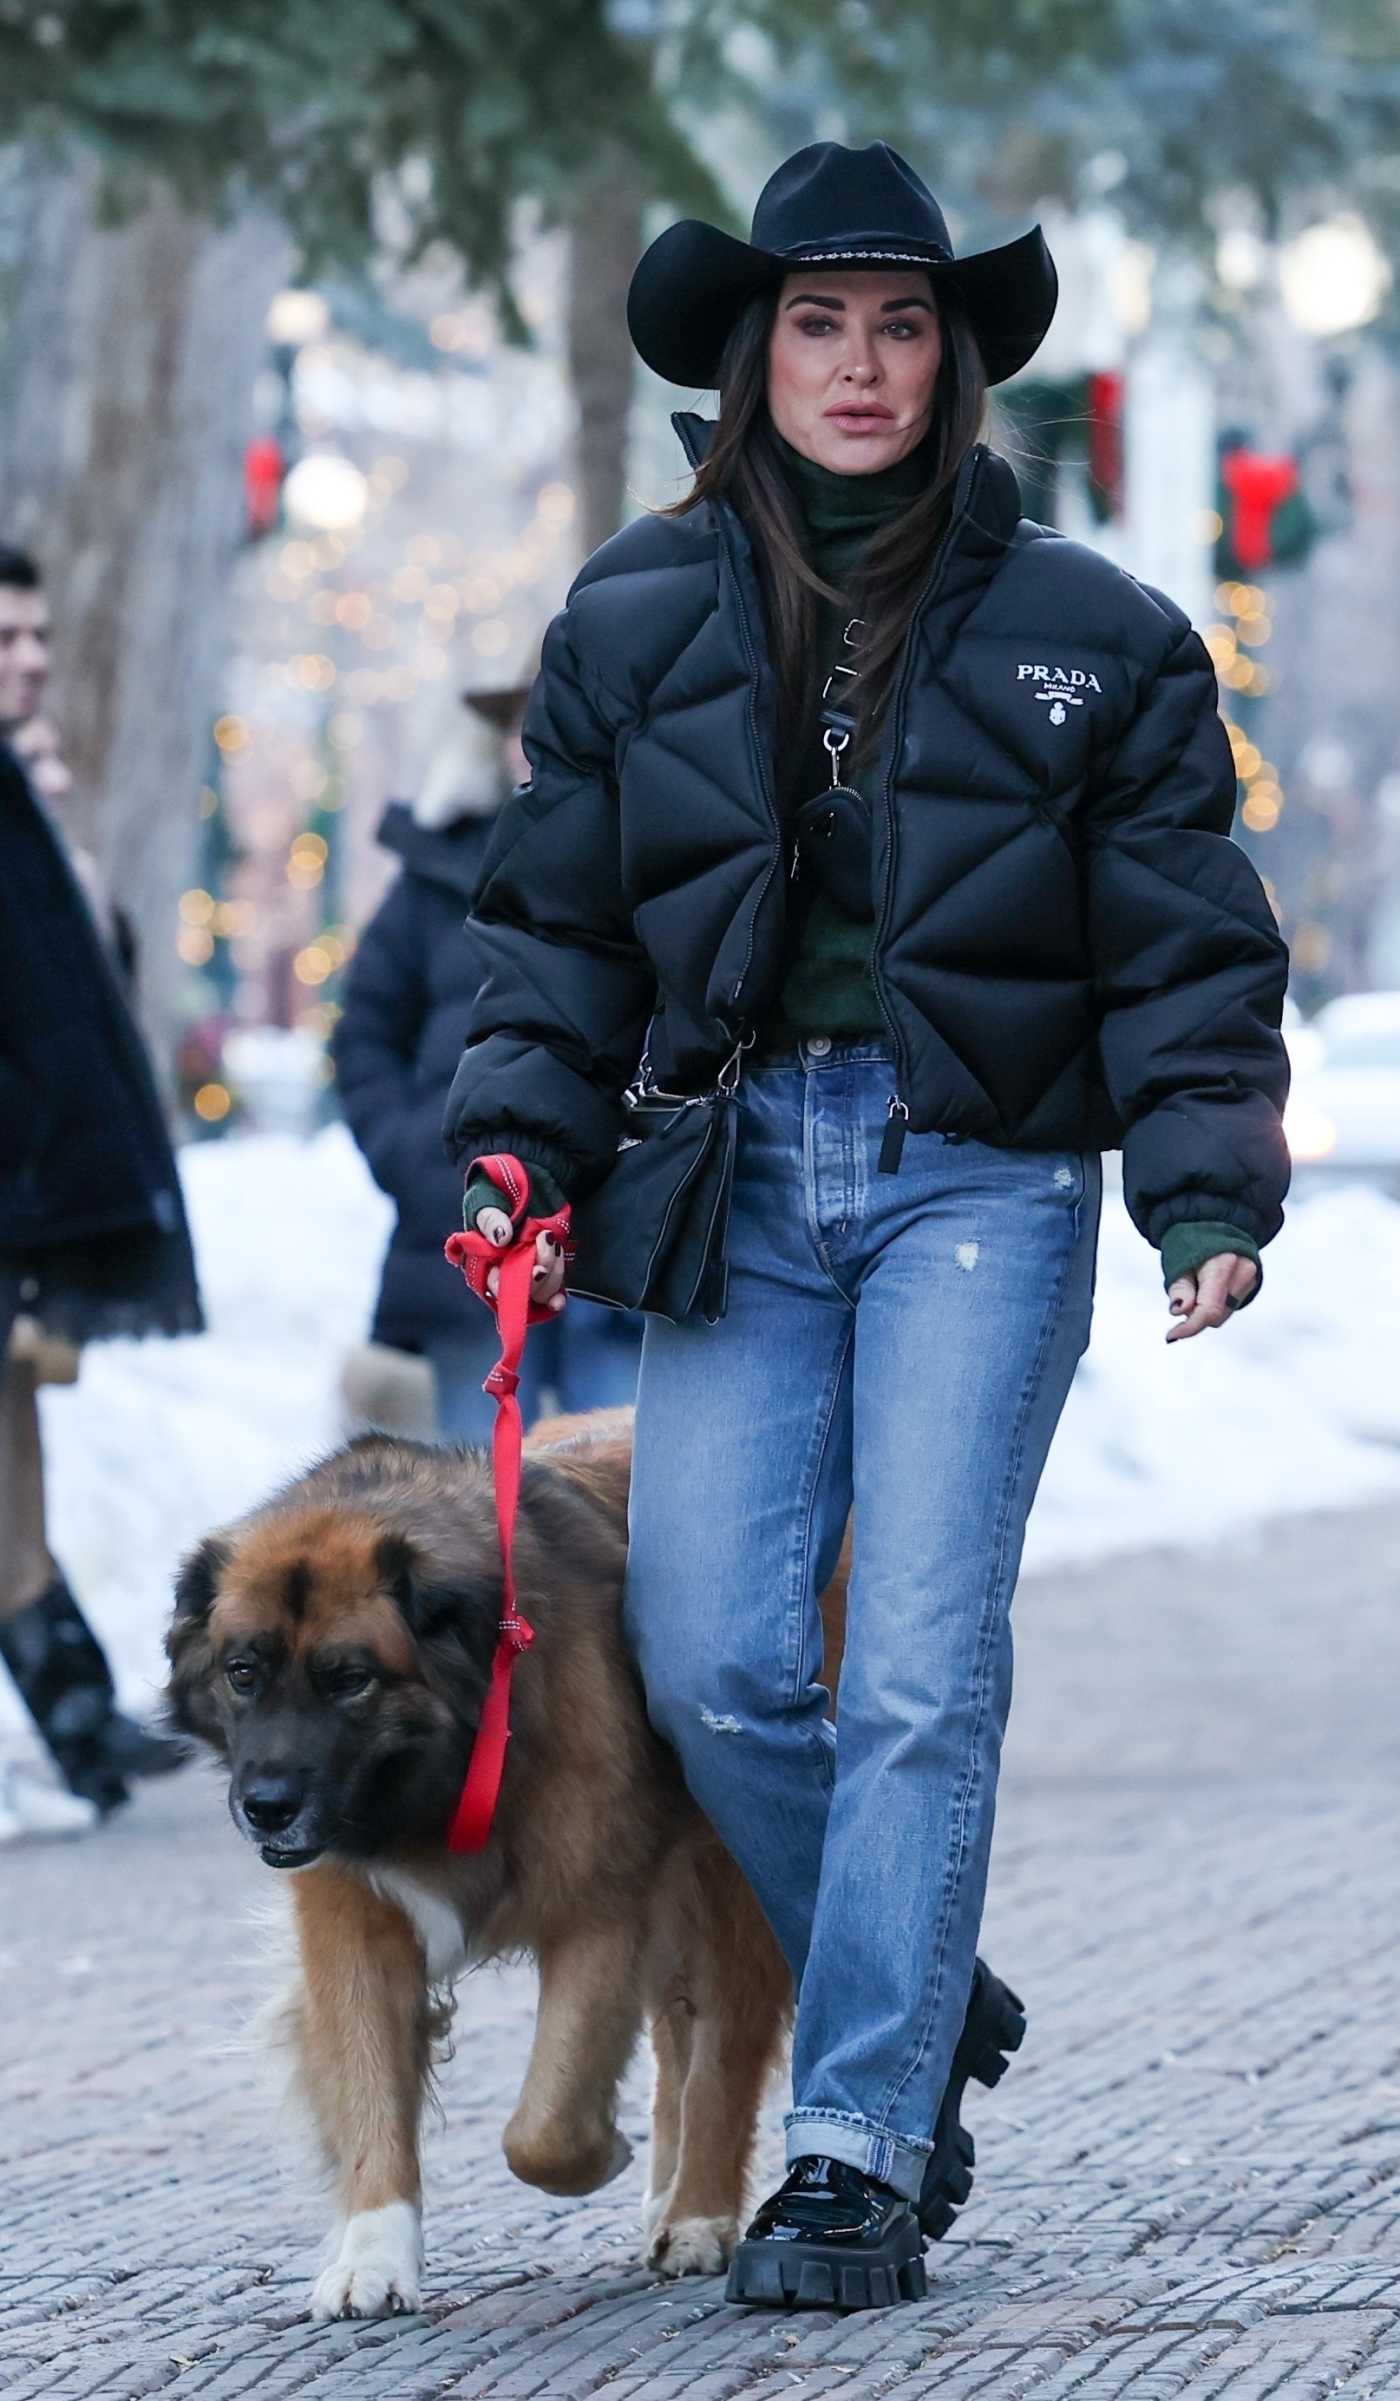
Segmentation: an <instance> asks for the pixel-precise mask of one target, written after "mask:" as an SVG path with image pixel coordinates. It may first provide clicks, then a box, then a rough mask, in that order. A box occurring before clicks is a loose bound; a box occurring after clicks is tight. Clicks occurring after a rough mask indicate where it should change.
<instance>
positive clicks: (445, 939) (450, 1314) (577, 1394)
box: [331, 684, 641, 1442]
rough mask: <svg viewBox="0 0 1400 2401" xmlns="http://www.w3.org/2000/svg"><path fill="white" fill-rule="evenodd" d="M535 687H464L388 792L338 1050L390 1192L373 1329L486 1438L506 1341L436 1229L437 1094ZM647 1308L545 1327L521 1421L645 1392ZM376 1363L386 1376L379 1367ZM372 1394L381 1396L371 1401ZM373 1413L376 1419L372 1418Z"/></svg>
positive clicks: (524, 1387)
mask: <svg viewBox="0 0 1400 2401" xmlns="http://www.w3.org/2000/svg"><path fill="white" fill-rule="evenodd" d="M528 692H529V685H528V684H517V685H513V686H506V685H498V686H497V687H495V688H493V689H492V690H489V691H485V690H483V691H479V692H465V693H463V695H462V699H463V701H464V702H465V703H466V706H467V708H468V710H469V711H470V712H471V714H470V716H469V717H468V718H467V719H466V720H465V721H464V724H463V727H462V730H461V733H460V735H459V738H458V739H457V740H455V741H453V742H451V743H448V744H445V745H444V746H443V748H442V749H441V750H440V751H439V752H438V754H437V756H436V757H435V758H434V760H433V762H432V765H431V767H430V769H429V772H428V774H427V776H426V777H425V779H424V784H423V790H422V792H421V793H420V794H419V796H418V799H417V800H416V801H415V803H414V805H413V807H412V808H409V807H407V806H405V804H404V803H403V802H401V801H395V802H393V803H391V805H390V807H389V808H388V809H387V810H386V811H385V814H384V818H383V821H382V823H381V825H380V828H379V839H380V841H381V842H382V843H383V845H384V847H385V849H386V850H391V851H393V852H394V853H395V855H396V856H397V858H398V859H399V860H400V862H401V865H402V872H401V874H400V875H399V876H398V877H397V879H396V880H395V882H394V883H393V884H392V885H391V886H390V888H389V891H388V892H387V893H386V895H385V897H384V899H383V901H382V902H381V903H380V906H379V908H378V910H377V911H376V912H375V915H374V916H373V917H372V918H371V920H370V922H369V924H368V925H367V926H366V927H365V929H364V932H363V934H362V935H361V937H360V940H359V943H358V945H357V946H356V951H355V963H354V965H353V967H352V968H351V971H350V979H349V984H348V988H347V990H346V995H345V1008H344V1012H343V1014H342V1016H341V1018H340V1021H339V1023H338V1024H337V1026H336V1029H335V1034H334V1037H333V1039H332V1043H331V1049H332V1054H333V1057H334V1061H335V1075H336V1084H337V1087H338V1089H339V1093H340V1101H341V1106H342V1108H343V1110H344V1112H345V1117H346V1121H347V1123H348V1124H349V1126H350V1130H351V1132H352V1133H353V1134H354V1137H355V1140H356V1141H357V1142H358V1144H359V1146H360V1149H361V1150H362V1151H363V1152H364V1155H365V1158H366V1160H367V1162H368V1164H369V1168H370V1172H371V1174H372V1175H373V1176H374V1178H375V1180H376V1182H377V1183H379V1184H380V1185H382V1187H383V1189H384V1190H385V1191H386V1192H387V1193H388V1195H389V1197H390V1199H391V1200H392V1201H393V1203H394V1206H395V1210H396V1213H397V1214H396V1220H395V1225H394V1231H393V1233H392V1235H391V1237H390V1240H389V1247H388V1251H387V1253H386V1255H385V1260H384V1271H383V1276H382V1279H381V1283H380V1289H379V1298H378V1301H377V1303H376V1305H375V1312H374V1323H373V1327H372V1329H371V1335H370V1340H371V1343H372V1344H374V1345H376V1346H382V1347H380V1349H379V1359H380V1360H381V1361H382V1360H383V1355H384V1351H385V1350H387V1351H388V1352H389V1353H390V1355H391V1356H393V1355H398V1356H400V1357H401V1356H402V1354H403V1353H405V1352H419V1353H421V1354H422V1356H423V1357H424V1358H425V1360H426V1361H427V1363H428V1365H429V1367H430V1369H431V1371H432V1379H433V1388H434V1392H435V1396H436V1422H437V1430H438V1432H439V1434H441V1435H442V1436H444V1437H445V1438H446V1439H448V1440H450V1441H454V1442H489V1441H490V1439H491V1430H492V1425H493V1422H494V1419H495V1414H496V1405H495V1402H494V1401H493V1400H491V1399H490V1398H488V1396H487V1394H486V1393H485V1392H484V1391H483V1390H482V1384H483V1381H484V1379H485V1377H486V1376H487V1375H488V1374H489V1373H490V1370H491V1368H492V1366H493V1365H494V1363H495V1359H496V1353H497V1344H496V1342H495V1338H494V1335H493V1333H492V1329H491V1324H490V1320H489V1319H488V1318H486V1317H483V1315H482V1312H481V1310H480V1309H479V1308H478V1307H477V1304H476V1302H475V1301H474V1300H472V1299H471V1297H470V1295H468V1294H467V1293H466V1292H465V1291H464V1288H463V1285H462V1283H461V1280H460V1278H459V1277H457V1276H454V1275H453V1274H452V1273H451V1272H450V1270H449V1269H448V1267H447V1265H446V1262H445V1261H444V1259H443V1255H442V1229H443V1223H444V1220H445V1219H446V1218H447V1217H448V1215H449V1212H451V1213H455V1211H456V1210H457V1208H458V1207H459V1206H460V1191H461V1179H460V1177H458V1176H457V1175H456V1173H455V1171H454V1169H453V1168H452V1167H451V1166H450V1165H449V1163H448V1161H447V1159H446V1157H445V1156H444V1154H443V1148H442V1092H443V1087H444V1085H445V1084H446V1083H447V1081H448V1079H449V1077H450V1076H451V1073H452V1068H453V1065H454V1064H455V1061H456V1057H457V1049H458V1045H459V1043H460V1041H461V1033H462V1017H463V1013H464V1011H465V1009H466V1008H467V1006H468V1004H469V1003H470V1001H471V998H472V995H473V993H474V992H475V990H476V987H477V983H478V981H479V978H480V968H479V966H478V963H477V960H476V957H475V954H474V951H473V948H472V945H471V943H470V942H464V941H463V939H462V921H463V918H464V917H465V915H466V912H467V910H468V908H469V907H470V905H471V901H472V897H473V895H474V893H475V891H476V886H477V880H478V877H479V876H480V873H481V865H482V859H483V856H484V854H485V849H486V843H487V838H488V835H489V833H490V828H491V823H492V820H493V819H494V817H495V814H496V812H497V810H498V809H499V807H500V805H501V803H502V801H503V800H504V799H505V797H506V795H507V793H508V791H509V790H510V786H511V784H512V783H514V782H515V780H516V778H517V776H518V775H523V774H524V773H525V772H526V761H525V759H524V757H523V755H522V754H521V752H520V748H519V739H518V737H519V729H520V718H521V714H522V712H523V710H524V706H525V700H526V696H527V694H528ZM640 1330H641V1320H640V1319H639V1318H636V1317H633V1316H628V1317H626V1318H622V1317H621V1316H620V1315H619V1314H618V1313H617V1312H616V1311H613V1310H608V1309H603V1308H600V1307H598V1306H597V1305H596V1304H594V1303H592V1302H588V1301H584V1302H582V1303H580V1304H578V1305H577V1307H576V1308H571V1309H570V1310H569V1312H568V1315H567V1318H565V1317H560V1318H559V1319H558V1320H557V1321H556V1322H555V1323H554V1324H552V1325H550V1326H547V1327H542V1328H541V1329H540V1333H541V1334H542V1335H543V1336H544V1337H545V1339H543V1340H540V1339H538V1338H537V1339H536V1340H535V1341H534V1342H532V1343H531V1345H530V1348H529V1351H528V1353H527V1355H526V1358H525V1361H524V1364H523V1368H522V1373H521V1382H520V1392H519V1396H518V1397H519V1401H520V1407H521V1413H522V1416H523V1418H524V1421H525V1423H526V1425H527V1426H528V1425H529V1424H531V1423H532V1422H533V1420H534V1419H535V1418H536V1417H537V1416H538V1415H539V1412H540V1405H541V1395H542V1392H543V1388H544V1387H545V1386H546V1385H551V1386H553V1388H554V1392H555V1397H556V1400H557V1403H558V1406H559V1407H560V1408H561V1409H595V1408H607V1407H625V1406H626V1405H627V1403H628V1402H630V1401H631V1400H632V1399H633V1397H634V1394H635V1391H636V1382H637V1360H638V1356H639V1345H638V1336H639V1334H640ZM382 1374H383V1369H382V1367H381V1370H380V1375H381V1379H382ZM378 1397H379V1396H376V1399H378ZM375 1422H376V1423H383V1422H384V1421H383V1418H382V1417H381V1416H380V1415H378V1414H376V1416H375Z"/></svg>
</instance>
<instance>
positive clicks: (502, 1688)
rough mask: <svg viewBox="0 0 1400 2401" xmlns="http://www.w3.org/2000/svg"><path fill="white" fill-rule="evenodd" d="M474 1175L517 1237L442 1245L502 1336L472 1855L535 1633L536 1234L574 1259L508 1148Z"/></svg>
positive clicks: (490, 1809) (462, 1801) (456, 1832)
mask: <svg viewBox="0 0 1400 2401" xmlns="http://www.w3.org/2000/svg"><path fill="white" fill-rule="evenodd" d="M478 1168H480V1169H482V1170H483V1172H484V1173H485V1174H486V1175H489V1176H490V1178H491V1181H492V1183H493V1184H497V1185H499V1186H500V1188H501V1190H502V1191H503V1192H504V1193H505V1194H506V1196H507V1198H508V1200H509V1203H510V1207H509V1216H510V1221H511V1224H512V1226H513V1227H514V1229H515V1231H514V1233H513V1235H512V1238H511V1240H510V1241H509V1242H508V1243H505V1244H504V1245H498V1244H496V1243H494V1242H488V1241H487V1239H486V1236H485V1235H484V1234H478V1233H476V1232H475V1231H473V1232H471V1233H469V1234H468V1233H462V1234H449V1236H448V1238H447V1241H446V1243H445V1244H444V1245H443V1248H444V1251H445V1254H446V1256H447V1258H448V1259H449V1260H450V1261H451V1263H452V1265H453V1266H454V1267H460V1269H461V1271H462V1273H463V1275H464V1276H465V1277H466V1279H467V1282H468V1284H469V1285H470V1286H471V1288H472V1291H473V1292H474V1293H475V1294H476V1296H477V1299H478V1300H483V1301H485V1302H486V1305H487V1307H488V1308H490V1307H492V1306H494V1308H495V1311H496V1326H497V1330H498V1332H499V1334H500V1337H501V1355H500V1357H499V1359H498V1360H497V1361H496V1364H495V1366H494V1367H493V1368H492V1370H491V1373H490V1375H489V1376H488V1377H487V1378H486V1381H485V1383H484V1384H483V1385H482V1391H483V1392H489V1393H491V1394H493V1395H494V1397H495V1400H496V1403H497V1408H496V1424H495V1430H494V1432H493V1434H492V1439H491V1461H492V1467H493V1470H494V1475H495V1484H496V1525H497V1528H498V1530H499V1532H500V1537H501V1565H502V1569H503V1571H504V1593H503V1606H502V1614H501V1620H500V1639H499V1640H498V1642H497V1644H496V1655H495V1658H494V1659H493V1661H492V1663H491V1682H490V1684H489V1686H488V1687H487V1693H486V1700H485V1703H484V1705H483V1707H482V1712H481V1722H480V1724H479V1725H478V1727H477V1730H476V1740H475V1742H474V1743H473V1744H472V1755H471V1758H470V1760H469V1761H468V1763H467V1773H466V1780H465V1782H464V1783H463V1785H462V1790H461V1794H460V1796H459V1798H458V1802H457V1808H456V1813H455V1815H454V1817H453V1820H452V1826H451V1831H450V1832H449V1834H448V1837H447V1847H448V1849H449V1851H479V1850H481V1849H482V1848H483V1846H484V1844H485V1842H486V1838H487V1836H488V1834H489V1833H490V1831H491V1821H492V1818H493V1817H494V1816H495V1813H496V1802H497V1799H498V1797H499V1794H500V1789H501V1778H502V1776H503V1774H504V1773H505V1764H506V1744H507V1743H508V1742H509V1740H510V1679H511V1674H512V1671H513V1670H514V1667H515V1662H516V1660H517V1659H518V1658H519V1656H520V1654H521V1652H522V1651H528V1649H529V1647H530V1645H531V1643H532V1642H533V1641H534V1639H535V1629H534V1627H533V1626H532V1625H531V1624H530V1623H529V1621H528V1619H526V1618H523V1617H522V1616H521V1615H520V1612H519V1610H518V1609H517V1607H516V1605H515V1519H516V1513H517V1511H518V1509H519V1505H520V1446H521V1437H522V1434H523V1431H524V1428H523V1424H522V1420H521V1416H520V1403H519V1401H518V1400H517V1399H516V1397H515V1395H516V1388H517V1386H518V1385H519V1382H520V1361H521V1358H522V1356H523V1354H524V1349H525V1332H526V1328H527V1326H532V1325H539V1324H542V1323H545V1322H547V1321H548V1320H549V1319H550V1318H551V1317H554V1316H557V1315H558V1312H557V1310H554V1309H549V1308H546V1307H544V1306H543V1304H541V1303H540V1302H537V1301H532V1300H531V1298H530V1282H531V1278H532V1277H533V1275H534V1271H535V1266H536V1252H535V1236H536V1235H537V1234H555V1235H557V1236H558V1238H559V1242H560V1245H561V1247H562V1249H563V1253H564V1257H565V1260H566V1261H567V1260H570V1259H572V1258H573V1255H574V1251H573V1245H572V1243H571V1242H570V1240H569V1216H570V1211H569V1208H568V1206H567V1204H566V1205H565V1207H564V1208H562V1209H560V1210H558V1211H556V1213H555V1215H554V1216H552V1217H527V1216H526V1215H525V1208H526V1205H527V1203H528V1201H529V1197H530V1179H529V1177H528V1176H527V1174H526V1172H525V1170H524V1168H523V1167H522V1166H521V1164H520V1161H519V1160H518V1159H517V1158H516V1157H515V1156H514V1155H513V1153H511V1152H510V1151H499V1152H494V1151H493V1152H492V1153H491V1154H490V1155H489V1156H488V1157H486V1158H484V1159H473V1160H472V1162H471V1165H470V1166H469V1168H468V1169H467V1174H468V1177H469V1178H470V1177H471V1176H472V1175H473V1174H474V1173H475V1171H476V1170H477V1169H478ZM493 1267H499V1269H500V1271H501V1278H500V1282H499V1284H498V1285H497V1287H496V1299H495V1302H494V1304H493V1303H492V1301H491V1297H490V1294H489V1293H488V1292H487V1289H486V1278H487V1276H488V1274H489V1273H490V1271H491V1269H492V1268H493Z"/></svg>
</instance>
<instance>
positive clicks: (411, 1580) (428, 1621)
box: [375, 1534, 501, 1650]
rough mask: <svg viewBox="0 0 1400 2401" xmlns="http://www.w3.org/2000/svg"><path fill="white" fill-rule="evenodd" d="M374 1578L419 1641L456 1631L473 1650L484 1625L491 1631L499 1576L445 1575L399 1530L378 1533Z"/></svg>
mask: <svg viewBox="0 0 1400 2401" xmlns="http://www.w3.org/2000/svg"><path fill="white" fill-rule="evenodd" d="M375 1565H376V1568H377V1571H378V1575H379V1581H380V1583H381V1584H382V1585H383V1587H384V1589H385V1591H386V1592H387V1593H388V1595H389V1598H390V1599H391V1601H392V1602H393V1604H394V1607H395V1608H396V1609H397V1610H398V1613H399V1615H400V1617H401V1618H402V1619H403V1621H404V1624H405V1625H406V1626H407V1627H408V1630H409V1632H410V1633H411V1634H412V1635H414V1636H415V1637H416V1638H417V1639H418V1640H419V1641H420V1642H423V1641H429V1640H432V1639H433V1638H434V1637H441V1636H444V1635H446V1636H452V1635H457V1636H459V1637H460V1638H461V1639H463V1640H464V1641H465V1642H466V1643H467V1644H468V1646H469V1647H470V1648H471V1649H473V1650H475V1649H476V1648H477V1647H478V1641H479V1636H480V1632H481V1628H482V1626H483V1625H486V1626H488V1627H489V1629H490V1631H491V1634H492V1636H493V1637H494V1633H495V1626H496V1620H497V1618H498V1617H499V1616H500V1613H501V1579H500V1576H499V1574H498V1575H496V1576H495V1577H494V1578H493V1577H491V1576H480V1575H473V1576H466V1575H458V1576H448V1575H446V1574H444V1572H443V1570H442V1568H441V1566H440V1565H439V1564H438V1563H437V1562H436V1561H434V1560H432V1559H429V1558H428V1557H427V1556H426V1554H425V1553H424V1552H422V1551H421V1550H419V1549H418V1547H417V1545H416V1544H414V1543H412V1542H410V1541H409V1540H408V1538H407V1537H406V1536H405V1535H403V1534H385V1535H383V1536H381V1538H380V1543H379V1549H378V1553H377V1555H376V1560H375Z"/></svg>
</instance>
